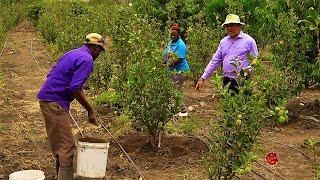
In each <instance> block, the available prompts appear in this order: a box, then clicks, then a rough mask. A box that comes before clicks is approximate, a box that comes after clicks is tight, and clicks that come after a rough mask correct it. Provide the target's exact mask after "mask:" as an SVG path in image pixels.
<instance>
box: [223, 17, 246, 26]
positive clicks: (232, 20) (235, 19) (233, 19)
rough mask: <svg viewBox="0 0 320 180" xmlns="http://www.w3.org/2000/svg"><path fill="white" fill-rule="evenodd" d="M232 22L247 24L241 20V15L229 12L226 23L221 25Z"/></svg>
mask: <svg viewBox="0 0 320 180" xmlns="http://www.w3.org/2000/svg"><path fill="white" fill-rule="evenodd" d="M231 23H233V24H241V25H245V24H244V23H243V22H240V18H239V16H237V15H235V14H228V15H227V17H226V20H225V21H224V23H223V24H222V25H221V26H224V25H227V24H231Z"/></svg>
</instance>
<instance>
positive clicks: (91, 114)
mask: <svg viewBox="0 0 320 180" xmlns="http://www.w3.org/2000/svg"><path fill="white" fill-rule="evenodd" d="M73 96H74V97H75V98H76V100H77V101H78V102H79V103H80V104H81V105H82V106H83V107H84V108H85V109H86V110H87V111H88V119H89V122H90V123H94V124H97V115H96V112H95V111H94V110H93V108H92V107H91V105H90V104H89V102H88V101H87V98H86V96H85V95H84V93H83V91H82V89H77V90H75V91H74V92H73Z"/></svg>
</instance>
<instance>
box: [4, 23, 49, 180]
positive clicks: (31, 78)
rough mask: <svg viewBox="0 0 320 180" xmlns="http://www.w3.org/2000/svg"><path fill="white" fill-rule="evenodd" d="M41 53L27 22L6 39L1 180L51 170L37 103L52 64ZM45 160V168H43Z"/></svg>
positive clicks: (39, 45) (35, 36)
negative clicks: (22, 172)
mask: <svg viewBox="0 0 320 180" xmlns="http://www.w3.org/2000/svg"><path fill="white" fill-rule="evenodd" d="M44 49H45V48H44V46H43V45H42V44H41V43H40V42H39V39H38V37H37V34H36V31H35V29H34V28H33V26H32V25H31V24H30V23H28V22H25V23H23V24H21V25H20V26H18V27H16V28H15V29H13V30H11V31H10V32H9V33H8V35H7V39H6V44H5V48H4V51H3V54H2V56H1V57H0V71H1V73H2V75H3V81H4V85H2V86H1V88H0V143H1V145H0V162H1V165H0V179H7V177H8V174H10V173H12V172H14V171H18V170H22V169H42V170H43V169H44V170H47V169H48V168H49V167H50V166H52V164H51V162H52V161H51V159H52V158H51V156H50V154H49V153H48V151H46V149H47V147H48V144H47V140H46V133H45V128H44V123H43V121H42V117H41V114H40V112H39V107H38V102H37V100H36V94H37V91H38V90H39V88H40V86H41V84H42V83H43V80H44V78H45V76H44V74H46V73H47V72H46V71H47V69H48V67H49V66H50V63H49V62H51V61H50V59H49V58H48V56H47V55H46V53H45V51H44ZM34 58H35V60H34ZM36 62H37V63H39V66H40V67H41V68H42V70H40V69H39V68H38V65H37V63H36ZM44 159H45V160H47V163H46V164H43V160H44Z"/></svg>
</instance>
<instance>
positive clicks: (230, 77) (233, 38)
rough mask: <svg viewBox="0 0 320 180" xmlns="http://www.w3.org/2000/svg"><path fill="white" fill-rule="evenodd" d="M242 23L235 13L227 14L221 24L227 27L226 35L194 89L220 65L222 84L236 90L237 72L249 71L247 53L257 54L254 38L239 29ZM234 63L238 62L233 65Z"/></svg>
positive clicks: (201, 85)
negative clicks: (222, 77)
mask: <svg viewBox="0 0 320 180" xmlns="http://www.w3.org/2000/svg"><path fill="white" fill-rule="evenodd" d="M242 25H244V23H242V22H240V18H239V16H237V15H234V14H229V15H227V17H226V20H225V22H224V23H223V24H222V26H224V27H225V28H226V29H227V33H228V36H226V37H224V38H223V39H222V40H221V41H220V44H219V47H218V49H217V51H216V53H215V54H214V56H213V57H212V59H211V61H210V62H209V64H208V65H207V67H206V69H205V71H204V73H203V75H202V76H201V78H200V79H199V80H198V82H197V85H196V90H197V91H199V90H200V89H201V88H202V87H203V84H204V81H205V80H206V79H208V78H209V77H210V76H211V74H212V73H213V71H215V70H216V69H217V68H218V67H219V66H220V65H222V68H223V76H224V79H223V85H224V86H225V85H227V84H228V83H230V85H229V89H232V90H234V91H235V92H238V88H237V87H238V83H237V74H239V72H240V71H241V70H243V69H247V70H248V71H251V66H250V62H249V61H248V55H252V56H253V57H255V58H256V57H257V56H258V48H257V45H256V42H255V40H254V39H253V38H252V37H251V36H249V35H248V34H246V33H244V32H242V31H241V26H242ZM234 64H238V65H237V66H235V65H234Z"/></svg>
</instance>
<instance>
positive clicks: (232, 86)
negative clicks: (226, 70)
mask: <svg viewBox="0 0 320 180" xmlns="http://www.w3.org/2000/svg"><path fill="white" fill-rule="evenodd" d="M228 83H230V85H229V88H228V89H229V90H233V91H234V92H235V93H239V90H238V87H239V84H238V82H237V81H236V80H235V79H234V78H229V77H227V76H225V77H223V86H225V85H227V84H228Z"/></svg>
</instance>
